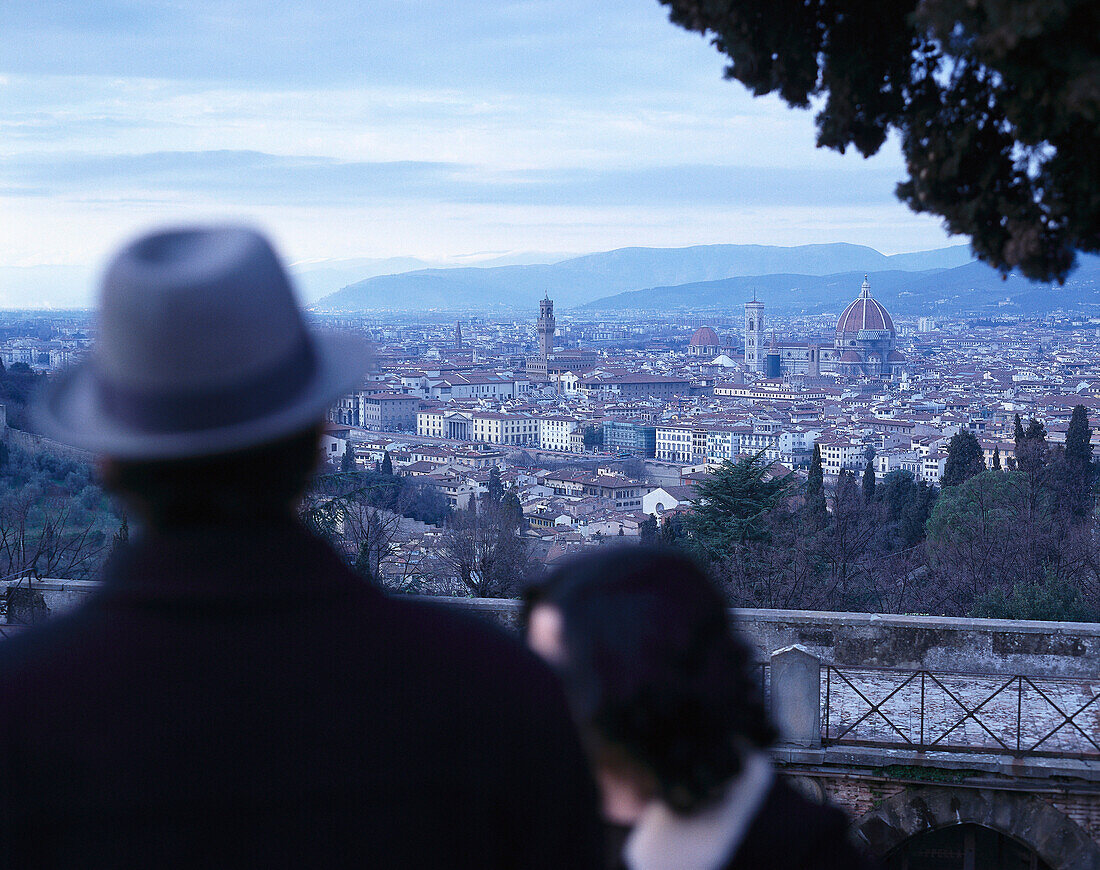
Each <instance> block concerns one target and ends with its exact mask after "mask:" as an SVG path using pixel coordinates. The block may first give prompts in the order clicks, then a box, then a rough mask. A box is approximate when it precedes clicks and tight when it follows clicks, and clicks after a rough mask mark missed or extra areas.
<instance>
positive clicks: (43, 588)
mask: <svg viewBox="0 0 1100 870" xmlns="http://www.w3.org/2000/svg"><path fill="white" fill-rule="evenodd" d="M9 587H15V588H23V589H28V588H29V589H32V590H34V591H35V592H37V593H38V594H40V595H41V596H42V599H41V600H42V602H43V603H44V605H45V608H46V612H45V613H36V614H34V615H33V617H31V615H30V614H28V615H27V616H26V617H25V618H23V619H19V618H14V619H13V618H10V615H9V614H8V613H0V625H15V624H17V623H18V622H22V621H31V622H40V621H41V620H42V619H44V618H46V617H49V616H57V615H58V614H59V613H64V612H65V611H67V610H72V609H73V608H74V607H78V606H79V605H80V604H82V603H83V602H84V601H85V600H87V598H88V596H89V595H91V594H92V593H93V592H95V591H96V589H98V588H99V583H97V582H96V581H94V580H53V579H42V580H27V579H26V578H24V579H21V580H4V581H0V603H2V602H4V600H5V599H6V597H7V590H8V588H9ZM36 597H37V596H36Z"/></svg>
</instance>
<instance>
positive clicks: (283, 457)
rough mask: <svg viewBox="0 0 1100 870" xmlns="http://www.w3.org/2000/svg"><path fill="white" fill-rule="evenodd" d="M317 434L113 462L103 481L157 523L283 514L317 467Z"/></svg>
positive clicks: (214, 520) (161, 524)
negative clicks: (207, 452)
mask: <svg viewBox="0 0 1100 870" xmlns="http://www.w3.org/2000/svg"><path fill="white" fill-rule="evenodd" d="M318 438H319V432H318V430H316V429H309V430H307V431H305V432H296V433H295V434H293V435H291V436H289V437H286V438H282V439H280V440H278V441H273V442H271V443H268V444H262V445H260V446H258V447H252V448H249V449H247V450H241V451H237V452H235V453H223V454H219V455H217V456H202V457H197V458H194V459H172V460H157V461H131V460H125V461H124V460H117V459H116V460H109V461H108V462H107V463H106V464H105V465H104V466H103V478H104V480H103V483H104V485H105V486H106V487H107V488H108V489H110V490H111V491H112V492H115V493H117V494H118V495H119V496H120V497H121V498H122V500H123V501H130V502H132V503H133V504H134V506H135V507H136V508H137V509H138V510H139V511H141V512H142V513H144V514H146V517H145V518H146V519H147V520H148V521H149V522H150V523H152V524H153V525H155V526H166V525H178V524H191V523H210V522H219V521H226V520H239V519H249V518H252V519H255V518H257V517H261V516H273V515H285V514H287V513H289V512H290V509H291V506H292V505H293V503H294V501H295V500H296V499H297V498H298V497H299V496H301V494H302V492H303V491H304V490H305V488H306V484H307V483H308V481H309V477H310V475H311V474H312V472H313V469H314V468H315V467H316V466H317V459H318V452H317V442H318Z"/></svg>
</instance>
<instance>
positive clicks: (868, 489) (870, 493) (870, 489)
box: [860, 447, 875, 504]
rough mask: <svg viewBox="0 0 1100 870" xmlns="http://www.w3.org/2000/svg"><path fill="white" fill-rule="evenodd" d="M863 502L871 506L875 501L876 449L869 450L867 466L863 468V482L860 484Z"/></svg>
mask: <svg viewBox="0 0 1100 870" xmlns="http://www.w3.org/2000/svg"><path fill="white" fill-rule="evenodd" d="M860 488H861V489H862V490H863V500H864V501H865V502H866V503H867V504H870V503H871V502H872V501H874V500H875V448H874V447H868V448H867V464H866V465H865V466H863V480H862V481H861V483H860Z"/></svg>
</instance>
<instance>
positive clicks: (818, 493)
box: [804, 441, 828, 529]
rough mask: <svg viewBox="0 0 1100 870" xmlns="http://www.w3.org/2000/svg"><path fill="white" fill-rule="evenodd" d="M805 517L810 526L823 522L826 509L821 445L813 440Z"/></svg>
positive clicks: (822, 523) (807, 481)
mask: <svg viewBox="0 0 1100 870" xmlns="http://www.w3.org/2000/svg"><path fill="white" fill-rule="evenodd" d="M804 512H805V515H806V518H807V520H808V522H809V524H810V526H811V527H812V528H815V529H816V528H820V527H821V526H823V525H824V524H825V518H826V515H827V513H828V509H827V507H826V505H825V474H824V471H823V470H822V466H821V445H820V444H818V443H817V442H816V441H815V442H814V455H813V459H811V460H810V473H809V475H808V476H807V478H806V502H805V509H804Z"/></svg>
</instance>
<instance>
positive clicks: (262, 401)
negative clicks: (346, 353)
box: [98, 336, 317, 433]
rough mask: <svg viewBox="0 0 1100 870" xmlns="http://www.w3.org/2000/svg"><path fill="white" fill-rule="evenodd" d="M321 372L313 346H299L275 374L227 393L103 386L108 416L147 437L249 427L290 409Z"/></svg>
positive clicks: (304, 342)
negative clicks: (146, 433) (230, 427)
mask: <svg viewBox="0 0 1100 870" xmlns="http://www.w3.org/2000/svg"><path fill="white" fill-rule="evenodd" d="M316 371H317V358H316V354H315V352H314V349H313V344H312V343H311V342H310V341H309V339H308V338H307V337H306V336H302V338H301V340H300V341H299V342H298V344H297V346H296V347H295V348H294V350H292V351H291V352H290V353H289V354H288V355H287V356H286V357H285V358H284V359H283V360H281V361H280V362H278V363H276V364H275V365H274V366H272V367H271V368H269V369H267V370H266V371H264V372H262V373H260V374H259V375H255V376H253V377H251V378H248V379H246V380H243V381H238V382H237V383H235V384H232V385H230V386H226V387H218V388H214V389H199V390H194V389H192V390H178V391H176V392H172V393H164V392H154V391H151V390H135V389H133V388H131V387H123V386H119V385H118V384H117V383H111V382H110V381H107V380H106V379H103V378H100V379H98V380H99V398H100V401H101V403H102V407H103V409H104V411H106V412H107V413H108V414H110V415H111V416H113V417H114V418H115V419H116V420H118V421H120V422H123V423H125V424H127V425H128V426H131V427H133V428H135V429H140V430H142V431H145V432H158V433H167V432H201V431H204V430H207V429H221V428H224V427H226V426H235V425H237V424H239V423H247V422H249V421H251V420H256V419H258V418H260V417H264V416H266V415H268V414H271V413H273V412H275V411H278V410H280V409H282V408H284V407H286V406H287V405H289V404H290V403H291V402H292V401H293V400H294V399H295V398H296V397H297V396H298V394H299V393H300V392H301V391H302V389H303V388H304V387H305V386H306V385H307V384H308V383H309V381H310V379H311V378H312V377H313V375H314V373H315V372H316Z"/></svg>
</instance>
